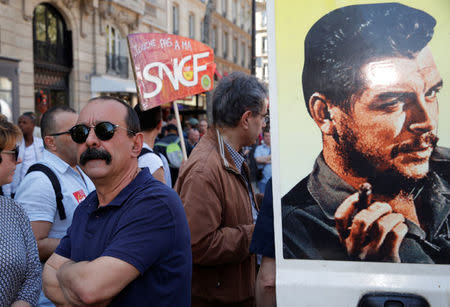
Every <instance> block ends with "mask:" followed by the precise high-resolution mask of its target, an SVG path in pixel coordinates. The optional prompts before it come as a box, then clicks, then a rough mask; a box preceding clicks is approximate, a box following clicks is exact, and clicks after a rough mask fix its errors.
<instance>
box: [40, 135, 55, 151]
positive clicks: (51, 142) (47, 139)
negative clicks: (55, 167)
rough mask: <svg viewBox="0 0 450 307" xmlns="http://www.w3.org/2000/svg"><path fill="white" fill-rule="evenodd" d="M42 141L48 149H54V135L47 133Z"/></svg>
mask: <svg viewBox="0 0 450 307" xmlns="http://www.w3.org/2000/svg"><path fill="white" fill-rule="evenodd" d="M43 141H44V144H45V147H46V148H48V149H49V150H50V151H56V145H55V137H53V136H49V135H47V136H44V139H43Z"/></svg>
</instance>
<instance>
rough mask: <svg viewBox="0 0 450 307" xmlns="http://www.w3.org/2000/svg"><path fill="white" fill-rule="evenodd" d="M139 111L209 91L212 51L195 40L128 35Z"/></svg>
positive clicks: (173, 36)
mask: <svg viewBox="0 0 450 307" xmlns="http://www.w3.org/2000/svg"><path fill="white" fill-rule="evenodd" d="M128 47H129V50H130V55H131V61H132V67H133V71H134V75H135V80H136V87H137V90H138V93H139V98H140V103H141V106H142V109H144V110H147V109H150V108H152V107H155V106H158V105H161V104H163V103H166V102H170V101H174V100H176V99H180V98H184V97H187V96H191V95H195V94H198V93H202V92H205V91H209V90H211V89H212V88H213V75H214V70H215V63H214V53H213V50H212V49H211V48H210V47H209V46H207V45H205V44H202V43H200V42H198V41H195V40H193V39H189V38H186V37H182V36H178V35H172V34H164V33H136V34H130V35H128Z"/></svg>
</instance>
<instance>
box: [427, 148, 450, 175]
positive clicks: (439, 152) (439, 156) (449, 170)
mask: <svg viewBox="0 0 450 307" xmlns="http://www.w3.org/2000/svg"><path fill="white" fill-rule="evenodd" d="M430 167H431V169H432V170H433V171H435V172H436V173H438V174H439V175H440V176H442V177H444V178H445V179H446V180H447V181H450V148H447V147H436V149H435V150H434V152H433V154H432V156H431V158H430Z"/></svg>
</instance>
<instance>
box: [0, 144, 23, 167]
mask: <svg viewBox="0 0 450 307" xmlns="http://www.w3.org/2000/svg"><path fill="white" fill-rule="evenodd" d="M2 152H3V153H7V154H11V155H14V159H15V161H16V162H17V159H19V146H16V147H15V148H14V149H13V150H2ZM1 162H2V157H1V156H0V163H1Z"/></svg>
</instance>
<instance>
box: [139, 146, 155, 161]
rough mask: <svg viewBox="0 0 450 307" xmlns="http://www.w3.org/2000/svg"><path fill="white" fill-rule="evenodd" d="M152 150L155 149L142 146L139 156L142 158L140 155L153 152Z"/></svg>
mask: <svg viewBox="0 0 450 307" xmlns="http://www.w3.org/2000/svg"><path fill="white" fill-rule="evenodd" d="M152 152H153V151H151V150H150V149H148V148H145V147H142V149H141V152H140V153H139V156H138V158H140V157H142V156H143V155H146V154H148V153H152Z"/></svg>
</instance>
